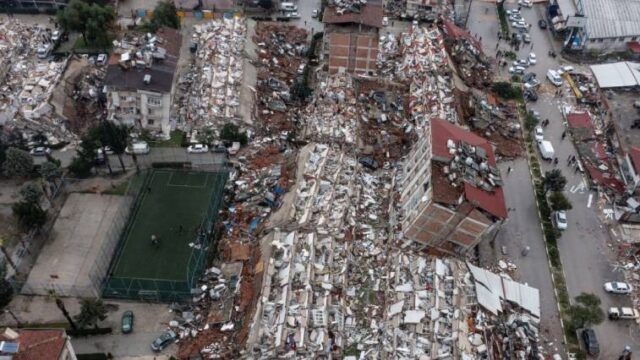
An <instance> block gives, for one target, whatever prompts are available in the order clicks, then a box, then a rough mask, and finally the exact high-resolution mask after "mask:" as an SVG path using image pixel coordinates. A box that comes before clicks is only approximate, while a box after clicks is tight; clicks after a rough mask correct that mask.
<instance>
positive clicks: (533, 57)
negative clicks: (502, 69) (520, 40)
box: [527, 53, 538, 65]
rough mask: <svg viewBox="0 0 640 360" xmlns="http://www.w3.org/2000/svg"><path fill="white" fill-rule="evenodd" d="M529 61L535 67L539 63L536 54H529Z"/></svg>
mask: <svg viewBox="0 0 640 360" xmlns="http://www.w3.org/2000/svg"><path fill="white" fill-rule="evenodd" d="M527 60H529V65H535V64H536V63H537V62H538V59H537V58H536V53H529V58H528V59H527Z"/></svg>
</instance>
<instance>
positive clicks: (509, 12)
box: [507, 9, 520, 15]
mask: <svg viewBox="0 0 640 360" xmlns="http://www.w3.org/2000/svg"><path fill="white" fill-rule="evenodd" d="M513 14H518V15H520V10H518V9H512V10H507V15H513Z"/></svg>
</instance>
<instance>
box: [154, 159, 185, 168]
mask: <svg viewBox="0 0 640 360" xmlns="http://www.w3.org/2000/svg"><path fill="white" fill-rule="evenodd" d="M151 167H152V168H154V169H166V168H171V169H184V168H188V167H191V161H162V162H154V163H151Z"/></svg>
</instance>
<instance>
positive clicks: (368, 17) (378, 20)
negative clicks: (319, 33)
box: [322, 4, 383, 28]
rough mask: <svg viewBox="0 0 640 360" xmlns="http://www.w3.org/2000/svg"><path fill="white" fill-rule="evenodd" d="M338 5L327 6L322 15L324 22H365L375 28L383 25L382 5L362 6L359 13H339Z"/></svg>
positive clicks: (364, 23)
mask: <svg viewBox="0 0 640 360" xmlns="http://www.w3.org/2000/svg"><path fill="white" fill-rule="evenodd" d="M336 10H337V8H336V7H333V6H331V7H329V6H327V7H325V9H324V14H323V16H322V22H323V23H325V24H348V23H355V24H363V25H368V26H371V27H375V28H381V27H382V16H383V13H382V6H380V5H371V4H369V5H365V6H363V7H361V8H360V12H359V13H355V12H345V13H344V14H342V15H339V14H338V13H337V12H336Z"/></svg>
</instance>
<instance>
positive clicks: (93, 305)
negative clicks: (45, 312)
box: [56, 297, 108, 330]
mask: <svg viewBox="0 0 640 360" xmlns="http://www.w3.org/2000/svg"><path fill="white" fill-rule="evenodd" d="M56 306H57V307H58V309H60V311H61V312H62V315H63V316H64V317H65V319H67V322H68V323H69V326H70V327H71V329H73V330H78V329H84V328H86V327H88V326H89V325H93V327H94V328H96V329H97V328H98V322H100V321H104V319H106V318H107V311H108V310H107V306H106V305H105V304H104V302H103V301H102V300H101V299H91V298H89V299H82V300H80V313H78V314H77V315H75V316H74V317H73V318H72V317H71V315H70V314H69V311H67V307H66V306H65V304H64V301H62V299H60V298H59V297H56Z"/></svg>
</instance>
